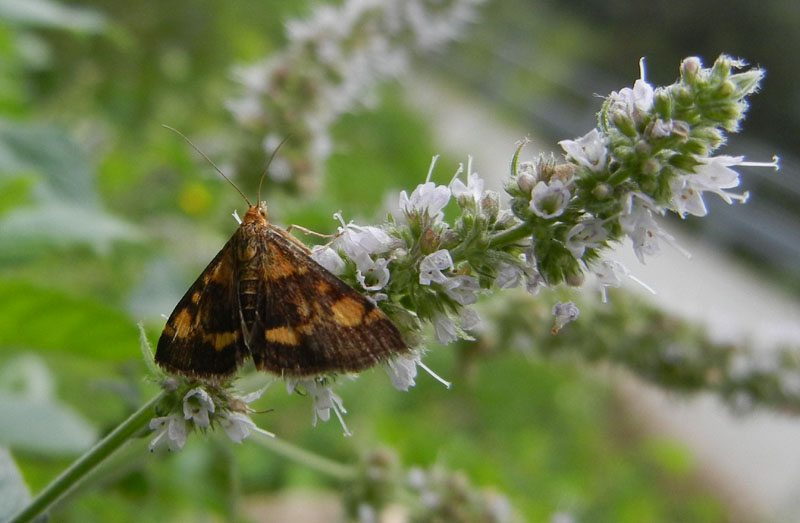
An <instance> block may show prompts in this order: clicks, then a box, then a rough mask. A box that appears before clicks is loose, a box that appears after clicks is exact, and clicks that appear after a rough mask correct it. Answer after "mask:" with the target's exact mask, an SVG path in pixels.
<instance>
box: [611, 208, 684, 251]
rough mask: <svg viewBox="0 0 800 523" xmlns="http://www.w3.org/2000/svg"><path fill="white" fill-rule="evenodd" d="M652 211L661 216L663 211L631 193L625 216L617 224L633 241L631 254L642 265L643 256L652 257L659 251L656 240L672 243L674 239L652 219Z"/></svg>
mask: <svg viewBox="0 0 800 523" xmlns="http://www.w3.org/2000/svg"><path fill="white" fill-rule="evenodd" d="M653 211H656V212H658V213H661V214H663V210H662V209H660V208H659V207H658V205H656V204H655V202H654V201H653V200H652V198H650V197H649V196H647V195H645V194H641V193H637V192H632V193H631V194H630V197H629V198H628V199H627V200H626V202H625V214H623V215H622V216H621V217H620V219H619V223H620V225H621V226H622V230H623V231H624V232H625V234H627V235H628V236H629V237H630V239H631V240H632V241H633V252H634V253H636V257H637V258H639V261H640V262H642V263H644V262H645V261H644V257H645V255H648V256H652V255H655V254H658V252H659V251H660V248H659V245H658V240H659V238H662V239H664V240H665V241H667V242H670V243H671V242H674V240H675V239H674V238H673V237H672V236H671V235H670V234H668V233H666V232H665V231H664V230H663V229H662V228H661V227H660V226H659V225H658V223H657V222H656V220H655V218H654V217H653Z"/></svg>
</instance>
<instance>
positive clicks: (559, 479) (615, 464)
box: [0, 0, 725, 522]
mask: <svg viewBox="0 0 800 523" xmlns="http://www.w3.org/2000/svg"><path fill="white" fill-rule="evenodd" d="M23 4H24V2H21V0H20V2H14V1H11V0H3V1H0V113H1V114H2V120H0V348H1V350H0V369H2V372H5V373H6V374H4V375H6V376H7V375H11V374H13V375H14V376H16V378H17V382H16V383H17V385H18V386H8V387H5V388H3V389H2V395H0V405H3V407H2V408H0V417H1V419H0V424H2V425H3V428H2V430H0V444H2V445H4V446H9V447H10V448H11V449H12V451H13V453H14V458H15V459H16V461H17V463H18V464H19V465H20V467H21V469H22V472H23V475H24V477H25V479H26V481H27V482H28V484H29V486H30V487H31V490H32V491H33V492H36V491H38V490H40V489H41V488H42V487H43V486H44V485H46V484H47V482H48V481H49V480H51V479H52V478H53V477H54V476H55V475H56V474H58V472H59V471H60V470H62V469H63V468H64V467H65V466H66V465H67V464H68V463H69V459H68V458H67V457H65V455H64V453H66V454H67V455H75V454H76V453H77V452H78V451H79V449H81V448H86V446H87V445H88V444H89V442H90V440H91V439H92V436H93V435H94V434H95V433H105V432H107V431H108V430H110V429H111V428H113V427H114V426H115V425H116V424H117V423H118V422H119V421H121V420H122V419H124V417H125V416H126V415H127V413H129V412H130V411H131V410H133V409H134V408H136V406H137V405H139V404H141V402H143V401H144V400H145V399H147V397H148V396H149V395H150V394H152V393H153V391H154V386H153V385H152V384H149V383H147V382H145V381H143V379H142V377H143V376H144V365H143V364H142V362H141V360H140V356H139V350H138V348H137V345H136V344H137V335H136V330H135V323H136V322H137V321H138V320H145V321H146V322H147V324H148V325H149V326H150V327H151V330H150V333H151V339H155V338H156V337H157V335H158V329H159V328H160V326H161V324H162V321H161V319H160V317H159V315H160V314H164V313H169V312H170V307H171V305H170V304H174V303H175V302H176V301H177V299H178V297H179V296H180V294H181V293H182V291H183V289H185V287H186V286H187V285H188V284H189V283H190V281H191V279H192V278H194V277H195V276H196V274H197V273H198V272H199V271H200V269H201V268H202V267H203V266H204V265H205V263H207V262H208V260H210V258H211V256H213V254H214V252H215V251H216V249H218V248H219V247H220V246H221V245H222V244H223V242H224V241H225V239H226V238H227V236H228V235H229V234H230V233H231V232H232V231H233V229H234V227H235V224H234V222H233V221H232V219H231V218H230V212H231V210H232V209H234V208H239V209H240V210H241V209H242V202H241V200H240V199H239V196H238V195H237V194H236V192H235V191H233V190H232V189H231V188H230V187H229V186H228V185H227V184H226V183H225V182H224V181H223V180H221V179H220V178H219V176H218V175H217V174H216V173H214V172H213V170H212V169H211V168H210V167H209V166H208V165H205V164H204V163H203V162H202V161H200V160H199V159H198V158H197V156H196V154H195V153H194V152H193V151H192V150H191V149H189V148H188V147H187V146H186V144H185V143H183V141H182V140H180V139H179V138H177V137H176V136H175V135H173V134H172V133H169V132H167V131H166V130H164V129H163V128H162V127H161V124H162V123H167V124H169V125H172V126H174V127H177V128H179V129H181V130H182V131H183V132H184V133H186V134H187V135H189V136H191V137H192V138H193V139H194V140H196V141H197V143H198V144H199V145H200V146H201V147H202V148H203V150H204V151H205V152H206V153H207V154H209V155H210V156H211V157H212V158H214V159H215V161H218V163H219V164H221V165H224V164H225V163H226V162H227V161H230V160H231V158H230V157H228V156H227V154H228V153H226V150H227V149H229V148H231V149H232V148H233V146H234V145H235V140H236V139H237V138H236V137H237V132H238V131H237V130H236V129H235V128H234V126H233V124H232V121H231V120H230V118H229V116H228V115H227V113H226V111H225V110H224V108H223V102H224V100H225V98H226V97H227V96H228V95H229V94H230V93H231V92H232V91H233V90H235V89H236V86H235V84H234V83H233V82H232V81H231V79H230V68H231V66H232V65H234V64H236V63H238V62H241V61H249V60H254V59H259V58H262V57H263V56H266V55H268V54H269V53H270V52H271V51H272V50H274V49H277V48H279V47H280V45H281V43H282V42H283V23H284V21H285V20H286V19H287V18H290V17H292V16H300V15H302V13H304V12H307V10H308V3H307V2H279V1H275V0H272V1H259V2H251V1H249V0H236V1H229V2H215V1H213V0H198V1H189V0H176V1H172V2H166V3H165V2H160V1H155V0H145V1H142V2H136V3H135V4H131V3H129V2H121V1H118V0H94V1H86V2H81V3H80V6H78V4H77V3H70V4H59V3H56V2H52V1H45V0H37V1H36V2H30V5H33V6H35V7H37V8H38V11H34V12H33V14H31V12H30V11H25V10H24V9H23V10H22V11H20V10H19V9H17V8H19V7H20V6H22V5H23ZM15 9H17V10H15ZM37 12H38V13H39V15H38V16H37V15H36V13H37ZM334 132H335V136H334V138H335V143H336V145H337V154H335V155H334V156H333V157H332V158H331V159H330V161H329V164H328V171H327V173H326V177H325V179H324V181H323V189H322V190H321V191H319V193H318V194H317V195H315V197H314V199H311V198H308V197H298V196H297V195H292V194H289V193H286V192H281V191H278V190H276V191H273V192H270V193H269V194H267V195H266V198H267V199H268V200H269V202H270V210H271V215H272V216H273V219H275V220H276V221H277V222H279V223H283V224H287V223H298V224H302V225H303V226H306V227H309V228H311V229H315V230H318V231H322V232H329V231H331V230H333V229H334V227H335V225H336V223H335V222H333V221H332V219H331V214H332V213H333V212H334V211H338V210H344V212H345V217H346V218H347V219H350V218H361V219H364V220H369V219H371V218H372V217H374V216H376V214H377V213H379V212H380V211H381V208H382V205H383V195H384V194H385V193H386V192H387V191H389V190H399V189H407V190H408V189H412V188H413V187H414V185H416V183H419V182H421V181H422V180H423V179H424V176H425V173H426V172H427V166H428V163H429V161H430V157H431V155H432V154H434V153H436V152H437V151H436V147H435V145H433V144H432V140H431V138H430V134H429V133H428V131H427V129H426V125H425V123H424V118H423V117H422V116H421V115H416V114H413V113H411V112H410V111H409V110H408V109H407V108H406V107H405V105H404V102H403V94H402V92H401V91H400V90H399V89H398V88H396V87H388V88H386V89H385V90H384V91H383V102H382V103H381V104H380V105H379V107H377V108H376V110H374V111H372V112H366V111H364V112H359V113H358V114H354V115H349V116H348V117H346V118H344V119H342V120H341V122H340V123H339V124H338V125H337V127H336V128H335V130H334ZM441 164H442V167H441V169H442V170H440V171H439V172H437V175H436V176H437V178H439V177H440V180H439V181H442V182H443V181H446V180H448V179H449V177H450V175H451V173H452V172H453V171H454V170H455V167H456V165H455V164H454V163H453V162H448V161H446V160H445V161H443V162H441ZM262 170H263V166H260V165H254V166H253V171H254V173H257V174H258V173H260V172H261V171H262ZM242 190H243V191H244V192H245V193H246V194H248V195H252V194H253V193H254V191H255V187H250V186H244V187H242ZM165 260H167V261H165ZM132 311H136V312H132ZM456 354H457V353H456V352H455V351H453V350H449V349H438V350H434V351H432V354H431V358H430V362H429V363H430V365H431V366H433V367H434V368H435V369H436V370H437V371H439V372H441V373H442V374H444V375H445V376H452V375H453V374H456V376H457V379H456V385H455V387H454V389H453V390H452V391H447V390H445V389H444V388H442V387H441V386H440V385H439V384H437V383H436V382H434V381H433V380H432V379H428V378H427V377H426V376H421V377H420V378H419V386H418V387H417V388H415V389H412V391H411V392H409V393H399V392H397V391H395V390H394V389H393V388H392V387H391V386H390V384H389V380H388V379H387V378H386V376H385V375H383V373H382V371H380V370H375V371H372V372H368V373H365V375H364V376H362V377H360V378H359V379H358V380H357V381H355V382H352V383H350V382H347V383H343V385H342V387H341V388H340V392H341V395H342V396H343V398H344V400H345V405H346V406H348V407H349V408H350V409H351V411H352V414H350V416H349V417H348V423H349V424H350V427H351V428H352V429H353V432H354V433H355V434H356V435H355V437H354V438H353V439H352V440H351V439H345V438H343V437H342V435H341V431H340V430H339V427H338V426H336V424H335V422H334V423H330V424H323V425H322V426H319V427H317V428H312V427H311V423H310V422H311V411H310V401H309V400H308V398H303V397H298V396H296V395H293V396H289V397H287V396H286V394H285V393H284V391H283V390H281V387H279V386H275V387H274V388H273V389H271V390H269V391H268V393H267V394H265V397H264V398H263V399H262V400H261V403H260V405H259V408H264V409H274V410H273V411H272V412H270V413H265V414H261V415H258V416H256V418H255V419H256V421H257V422H258V423H259V424H260V425H262V426H264V427H265V428H267V429H269V430H271V431H274V432H276V433H277V434H279V435H280V436H281V437H282V438H284V439H286V440H288V441H291V442H293V443H296V444H298V445H300V446H303V447H305V448H308V449H310V450H313V451H315V452H318V453H320V454H322V455H325V456H328V457H331V458H335V459H340V460H342V461H348V462H349V461H354V460H355V459H356V458H357V457H358V455H359V453H360V452H362V451H363V450H364V449H367V448H371V447H374V446H377V445H380V444H386V445H392V446H394V447H396V448H397V449H398V451H399V453H400V455H401V457H402V459H403V462H404V463H405V464H407V465H411V464H421V465H428V464H432V463H434V462H439V463H442V464H444V465H446V466H448V467H452V468H454V469H462V470H465V471H466V472H467V473H468V474H469V476H470V478H471V480H472V482H473V483H474V484H477V485H485V486H490V485H494V486H496V487H497V488H498V489H500V490H501V491H503V492H504V493H506V494H507V495H508V496H510V499H511V502H512V504H513V505H514V506H515V507H517V508H518V509H519V510H520V511H521V513H522V514H523V515H524V516H525V517H526V519H529V520H532V521H536V520H540V521H541V520H547V519H548V518H549V517H550V515H551V514H553V513H555V512H558V511H565V512H569V513H572V514H574V515H576V516H577V517H578V518H579V519H580V520H586V521H631V522H641V521H665V520H673V521H676V520H683V521H687V520H692V521H698V520H720V519H725V512H724V509H723V508H722V506H721V504H720V503H719V502H717V501H715V500H714V498H713V496H711V495H709V494H708V493H706V492H705V491H704V489H702V488H697V486H698V481H699V480H698V478H697V475H696V471H695V469H694V465H693V463H692V461H691V458H690V457H689V456H688V455H687V453H686V451H685V450H684V449H683V448H682V447H680V446H677V445H676V444H674V443H671V442H665V441H663V440H660V439H655V440H654V439H651V438H649V437H646V436H643V435H642V434H641V433H639V432H638V430H637V429H634V428H632V427H633V425H632V422H631V421H630V420H628V419H627V418H626V416H625V414H624V413H623V412H620V411H619V409H620V403H619V402H618V400H617V399H616V398H615V397H614V395H613V393H612V392H611V391H610V390H609V388H608V385H607V384H604V383H603V382H602V381H601V380H598V379H596V378H594V377H592V375H591V374H589V375H587V373H586V372H585V371H584V370H582V369H581V368H580V367H579V366H575V365H572V364H567V365H562V364H555V365H553V364H550V363H547V364H545V363H542V362H533V363H531V362H529V361H527V359H526V358H525V357H524V356H521V355H519V354H516V355H511V354H505V355H502V356H495V357H491V358H487V359H485V361H481V362H480V365H478V366H477V369H476V370H475V371H474V372H470V373H466V372H462V373H459V371H458V369H459V368H462V367H460V365H461V364H460V363H459V360H458V359H457V358H456ZM31 355H33V356H32V357H33V360H26V359H24V358H28V357H31ZM20 358H23V359H20ZM20 361H23V362H25V361H28V362H30V361H33V362H34V363H26V364H25V365H29V368H32V369H34V370H33V371H30V372H28V371H26V372H17V371H16V370H14V369H19V368H20V367H19V366H20V365H21V363H20ZM426 361H427V360H426ZM31 365H32V366H31ZM36 369H38V370H36ZM42 369H46V370H42ZM462 370H463V368H462ZM36 383H39V385H38V386H33V385H32V384H36ZM37 387H38V388H37ZM42 390H47V391H49V392H48V393H47V394H44V393H42ZM37 391H38V392H37ZM12 404H13V408H12V407H11V405H12ZM23 427H24V428H26V429H27V430H33V431H35V432H36V433H37V434H40V435H41V436H42V437H43V438H44V440H43V441H39V442H37V441H35V440H33V439H29V440H28V441H27V444H26V445H21V444H19V443H20V439H21V438H24V431H23V430H22V428H23ZM15 429H17V430H15ZM146 442H147V435H143V438H142V439H140V440H139V441H137V442H135V443H134V444H133V445H130V446H129V447H127V448H125V449H123V451H122V452H121V453H120V454H119V455H118V456H115V457H114V458H113V459H112V460H111V461H110V462H109V463H107V464H106V465H105V466H103V467H102V468H101V469H100V470H99V471H98V472H97V473H96V477H95V478H92V480H90V481H88V482H87V484H86V485H85V486H83V487H81V488H80V489H79V490H78V491H77V492H75V493H74V494H73V495H71V497H70V498H69V499H67V500H66V502H65V503H64V504H63V505H62V507H61V508H60V509H59V512H58V516H57V518H58V520H59V521H76V522H77V521H81V522H88V521H111V520H113V521H118V522H125V521H169V520H173V521H179V520H182V521H185V520H200V519H205V518H207V517H208V516H207V515H208V514H209V513H212V514H215V515H216V516H215V517H219V518H227V519H230V520H232V521H241V520H243V519H244V518H243V516H241V515H240V513H239V509H240V508H241V505H242V501H241V500H242V499H244V500H245V501H246V500H254V499H260V498H262V497H264V496H266V495H268V494H270V493H275V492H278V491H285V490H286V489H290V488H294V487H298V486H302V487H312V488H316V489H336V488H338V486H337V485H336V484H334V483H331V482H330V481H329V480H328V479H327V478H324V477H320V476H318V475H316V474H314V473H313V472H310V471H308V470H305V469H302V468H300V467H298V466H297V465H296V464H293V463H287V462H286V461H284V460H282V459H280V458H278V457H276V456H274V455H271V454H269V453H267V452H265V451H264V449H262V448H260V447H258V446H257V445H255V444H251V443H250V442H245V444H244V445H242V446H241V447H233V448H232V445H231V444H230V442H229V441H227V440H224V439H220V438H217V437H216V436H214V437H210V438H203V437H197V436H195V437H192V438H191V439H190V441H189V442H188V444H187V447H186V448H185V449H184V450H183V451H182V452H180V453H178V454H176V455H165V456H160V455H159V456H153V455H151V454H149V453H147V452H146ZM59 445H60V446H59ZM54 449H55V450H57V452H56V451H55V450H54ZM0 452H2V449H0ZM0 457H3V460H0V465H2V463H7V462H8V460H7V459H5V454H2V456H0ZM3 470H9V469H8V468H3ZM241 496H244V498H241Z"/></svg>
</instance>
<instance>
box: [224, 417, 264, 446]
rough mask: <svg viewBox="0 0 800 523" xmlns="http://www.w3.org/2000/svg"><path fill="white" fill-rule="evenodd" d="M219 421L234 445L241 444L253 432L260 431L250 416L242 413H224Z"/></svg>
mask: <svg viewBox="0 0 800 523" xmlns="http://www.w3.org/2000/svg"><path fill="white" fill-rule="evenodd" d="M217 420H218V421H219V424H220V426H221V427H222V428H223V430H225V434H227V435H228V437H229V438H230V439H231V441H233V442H234V443H239V444H241V443H242V440H243V439H245V438H246V437H248V436H249V435H250V431H251V430H259V429H258V427H257V426H256V424H255V423H253V420H252V419H250V416H248V415H247V414H244V413H242V412H230V411H222V412H220V415H219V417H218V418H217ZM260 432H262V433H264V431H260Z"/></svg>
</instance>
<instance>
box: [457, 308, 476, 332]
mask: <svg viewBox="0 0 800 523" xmlns="http://www.w3.org/2000/svg"><path fill="white" fill-rule="evenodd" d="M459 317H460V318H461V328H462V329H464V330H465V331H469V330H472V329H475V328H477V327H478V326H480V324H481V315H480V314H478V311H476V310H474V309H470V308H469V307H464V308H463V309H461V312H460V313H459Z"/></svg>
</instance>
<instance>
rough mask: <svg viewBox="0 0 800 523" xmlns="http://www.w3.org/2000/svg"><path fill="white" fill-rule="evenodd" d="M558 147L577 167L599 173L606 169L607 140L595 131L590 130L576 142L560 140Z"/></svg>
mask: <svg viewBox="0 0 800 523" xmlns="http://www.w3.org/2000/svg"><path fill="white" fill-rule="evenodd" d="M558 145H560V146H561V148H562V149H564V151H565V152H566V153H567V158H572V159H573V160H574V161H575V162H576V163H577V164H578V165H582V166H584V167H586V168H587V169H589V170H592V171H595V172H600V171H602V170H603V169H605V168H606V159H607V158H608V148H607V147H608V138H607V137H606V136H604V135H603V134H602V133H600V131H598V130H597V129H592V130H591V131H589V132H588V133H587V134H586V135H584V136H582V137H581V138H578V139H577V140H561V141H560V142H558Z"/></svg>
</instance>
